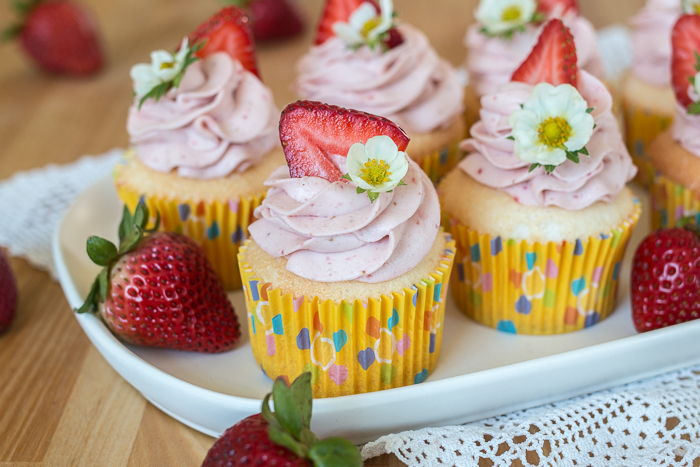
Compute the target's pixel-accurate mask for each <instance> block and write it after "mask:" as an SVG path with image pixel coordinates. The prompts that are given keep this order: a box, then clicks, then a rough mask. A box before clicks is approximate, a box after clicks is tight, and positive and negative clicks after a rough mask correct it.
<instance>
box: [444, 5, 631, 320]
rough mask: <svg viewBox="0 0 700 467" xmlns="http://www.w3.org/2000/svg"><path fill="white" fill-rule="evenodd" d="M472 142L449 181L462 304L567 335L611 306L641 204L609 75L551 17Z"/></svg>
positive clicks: (490, 97)
mask: <svg viewBox="0 0 700 467" xmlns="http://www.w3.org/2000/svg"><path fill="white" fill-rule="evenodd" d="M481 104H482V109H481V121H480V122H478V123H477V124H476V125H475V126H473V127H472V129H471V135H472V138H471V139H468V140H466V141H465V142H464V143H463V148H464V149H465V150H466V151H467V152H468V154H467V156H466V158H465V159H464V160H463V161H462V162H461V163H460V164H459V166H458V167H457V168H456V169H455V170H453V171H452V172H451V173H449V174H448V175H447V176H446V177H445V178H444V180H443V181H442V182H441V184H440V187H439V192H440V199H441V203H442V208H443V213H444V215H445V219H446V224H447V225H449V226H450V230H451V233H452V235H453V236H454V237H455V240H456V242H457V265H456V270H455V277H454V280H453V283H452V290H453V295H454V297H455V299H456V302H457V304H458V306H459V307H460V309H461V310H462V311H463V312H465V313H466V314H467V315H468V316H469V317H471V318H473V319H475V320H476V321H478V322H480V323H482V324H485V325H487V326H491V327H494V328H496V329H499V330H501V331H505V332H511V333H522V334H557V333H563V332H569V331H574V330H578V329H582V328H585V327H588V326H591V325H593V324H595V323H597V322H599V321H600V320H602V319H604V318H605V317H606V316H608V315H609V314H610V312H611V311H612V310H613V308H614V305H615V294H616V289H617V282H618V278H619V272H620V262H621V261H622V257H623V254H624V250H625V246H626V244H627V240H628V238H629V235H630V233H631V231H632V228H633V227H634V225H635V223H636V222H637V219H638V217H639V214H640V204H639V202H638V201H637V200H635V199H634V197H633V195H632V193H631V192H630V191H629V190H627V189H626V188H625V183H626V182H627V181H628V180H630V179H631V178H632V177H634V175H635V173H636V169H635V167H634V165H633V164H632V161H631V159H630V157H629V154H628V152H627V150H626V148H625V145H624V143H623V141H622V137H621V135H620V131H619V128H618V125H617V121H616V120H615V117H614V115H613V112H612V98H611V96H610V93H609V92H608V90H607V89H606V87H605V85H604V84H603V83H602V82H601V81H600V80H598V79H597V78H595V77H594V76H593V75H591V74H589V73H588V72H586V71H578V70H577V67H576V49H575V46H574V43H573V37H572V36H571V33H570V31H569V30H568V29H567V28H566V27H565V26H564V25H563V24H562V22H561V21H559V20H556V19H555V20H551V21H550V22H549V23H548V24H547V26H546V27H545V29H544V30H543V32H542V35H541V37H540V39H539V41H538V43H537V45H536V46H535V48H534V49H533V51H532V53H531V55H530V56H529V57H528V58H527V60H526V61H525V62H524V63H523V64H522V65H521V67H520V68H518V70H516V72H515V73H514V75H513V81H512V82H510V83H507V84H505V85H502V86H501V87H499V89H498V91H496V92H495V93H493V94H486V95H485V96H483V97H482V99H481Z"/></svg>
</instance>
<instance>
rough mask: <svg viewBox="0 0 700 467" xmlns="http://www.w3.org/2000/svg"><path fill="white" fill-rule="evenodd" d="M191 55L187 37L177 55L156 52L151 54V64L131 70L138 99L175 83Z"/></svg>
mask: <svg viewBox="0 0 700 467" xmlns="http://www.w3.org/2000/svg"><path fill="white" fill-rule="evenodd" d="M189 53H190V48H189V45H188V39H187V37H185V38H184V39H182V44H180V50H178V51H177V52H176V53H170V52H166V51H165V50H156V51H154V52H151V63H150V64H149V63H139V64H138V65H134V66H133V67H132V68H131V73H130V74H131V79H132V80H134V92H135V93H136V96H137V97H139V98H140V97H143V96H145V95H146V94H148V93H149V92H150V91H151V90H152V89H153V88H154V87H156V86H158V85H159V84H162V83H167V82H170V81H173V80H174V79H175V77H176V76H177V75H178V74H179V73H181V72H182V71H183V69H184V68H185V66H186V63H187V56H188V54H189Z"/></svg>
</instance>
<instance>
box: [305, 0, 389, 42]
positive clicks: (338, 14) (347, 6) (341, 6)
mask: <svg viewBox="0 0 700 467" xmlns="http://www.w3.org/2000/svg"><path fill="white" fill-rule="evenodd" d="M365 2H368V3H371V4H373V5H374V7H375V8H376V9H377V11H379V5H377V2H376V1H375V0H326V6H325V7H324V8H323V15H322V16H321V22H320V23H319V25H318V32H317V33H316V45H320V44H323V43H324V42H326V41H327V40H328V39H330V38H331V37H334V36H335V33H334V32H333V24H335V23H336V22H338V21H341V22H343V23H347V22H348V20H349V19H350V15H351V14H352V12H353V11H355V10H357V8H358V7H359V6H360V5H362V4H363V3H365Z"/></svg>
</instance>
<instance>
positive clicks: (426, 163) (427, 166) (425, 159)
mask: <svg viewBox="0 0 700 467" xmlns="http://www.w3.org/2000/svg"><path fill="white" fill-rule="evenodd" d="M410 155H411V154H410V150H409V156H410ZM462 159H464V151H462V150H461V149H459V142H457V143H454V144H451V145H449V146H445V147H444V148H442V149H440V150H438V151H434V152H432V153H430V154H426V155H423V156H421V157H416V159H415V160H416V161H417V162H418V165H420V167H421V169H423V171H424V172H425V173H426V174H428V177H430V180H432V182H433V183H437V182H438V180H440V178H442V177H443V176H444V175H445V174H447V172H449V171H450V170H452V169H453V168H454V167H456V166H457V164H459V161H461V160H462Z"/></svg>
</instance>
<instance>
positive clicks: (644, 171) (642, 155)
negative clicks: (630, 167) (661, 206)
mask: <svg viewBox="0 0 700 467" xmlns="http://www.w3.org/2000/svg"><path fill="white" fill-rule="evenodd" d="M623 107H624V114H625V127H626V135H625V136H626V141H627V149H628V150H629V152H630V155H631V156H632V160H633V161H634V164H635V165H636V166H637V168H638V169H639V171H638V172H637V176H636V178H635V180H636V181H637V182H639V183H640V184H642V185H643V186H644V187H645V188H650V187H651V184H652V182H653V180H654V169H653V167H652V166H651V161H650V160H649V153H648V149H649V145H650V144H651V142H652V141H653V140H654V138H656V136H657V135H658V134H659V133H661V132H662V131H664V130H665V129H666V128H667V127H668V126H669V125H670V124H671V122H672V121H673V117H672V116H667V115H657V114H653V113H651V112H650V111H649V110H648V109H645V108H642V107H638V106H636V105H634V104H633V103H631V102H630V101H629V100H625V101H624V103H623Z"/></svg>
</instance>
